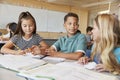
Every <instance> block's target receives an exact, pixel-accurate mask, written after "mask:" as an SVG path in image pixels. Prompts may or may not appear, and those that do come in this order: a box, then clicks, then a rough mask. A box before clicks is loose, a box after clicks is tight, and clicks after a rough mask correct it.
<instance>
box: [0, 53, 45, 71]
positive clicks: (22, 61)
mask: <svg viewBox="0 0 120 80" xmlns="http://www.w3.org/2000/svg"><path fill="white" fill-rule="evenodd" d="M44 64H47V62H45V61H43V60H40V59H39V60H38V59H34V58H31V57H26V56H23V55H11V54H7V55H1V56H0V66H1V67H4V68H8V69H11V70H15V71H23V70H29V69H32V68H36V67H38V66H41V65H44Z"/></svg>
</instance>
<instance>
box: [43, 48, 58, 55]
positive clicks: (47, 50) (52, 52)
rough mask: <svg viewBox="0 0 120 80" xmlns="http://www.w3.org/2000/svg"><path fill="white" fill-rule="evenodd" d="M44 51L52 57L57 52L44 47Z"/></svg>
mask: <svg viewBox="0 0 120 80" xmlns="http://www.w3.org/2000/svg"><path fill="white" fill-rule="evenodd" d="M45 52H46V53H47V55H49V56H52V57H56V55H57V52H56V51H54V50H51V49H46V50H45Z"/></svg>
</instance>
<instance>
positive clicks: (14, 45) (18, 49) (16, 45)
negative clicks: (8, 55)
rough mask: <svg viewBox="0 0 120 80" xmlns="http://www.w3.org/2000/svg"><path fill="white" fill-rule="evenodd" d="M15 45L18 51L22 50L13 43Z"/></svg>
mask: <svg viewBox="0 0 120 80" xmlns="http://www.w3.org/2000/svg"><path fill="white" fill-rule="evenodd" d="M13 45H14V46H15V47H16V48H17V49H18V50H21V49H20V48H19V47H18V46H17V45H15V44H14V43H13Z"/></svg>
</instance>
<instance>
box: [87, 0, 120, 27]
mask: <svg viewBox="0 0 120 80" xmlns="http://www.w3.org/2000/svg"><path fill="white" fill-rule="evenodd" d="M119 4H120V1H118V2H114V3H112V4H111V6H110V14H113V13H115V14H116V15H117V16H118V18H119V19H120V7H119V6H118V5H119ZM108 7H109V4H108V5H101V6H99V5H98V6H96V7H91V8H90V10H89V17H88V25H90V26H93V20H94V18H95V17H96V16H97V14H98V12H99V11H104V10H108Z"/></svg>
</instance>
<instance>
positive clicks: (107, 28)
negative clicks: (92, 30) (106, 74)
mask: <svg viewBox="0 0 120 80" xmlns="http://www.w3.org/2000/svg"><path fill="white" fill-rule="evenodd" d="M95 23H96V24H97V27H98V29H99V31H100V40H99V41H98V42H95V43H94V48H93V52H92V55H91V58H92V59H93V58H94V56H95V54H96V53H97V52H99V53H100V58H101V61H102V63H103V64H104V65H105V67H106V68H107V69H108V70H109V71H110V72H112V73H113V74H120V64H119V63H118V62H117V60H116V58H115V55H114V53H113V51H114V49H115V48H116V47H118V46H119V45H120V25H119V21H118V19H117V18H115V17H114V16H113V15H110V14H101V15H98V16H97V17H96V18H95Z"/></svg>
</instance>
